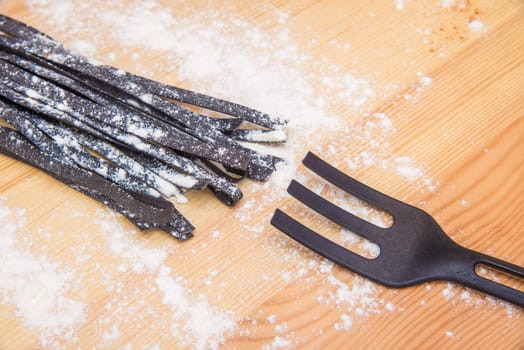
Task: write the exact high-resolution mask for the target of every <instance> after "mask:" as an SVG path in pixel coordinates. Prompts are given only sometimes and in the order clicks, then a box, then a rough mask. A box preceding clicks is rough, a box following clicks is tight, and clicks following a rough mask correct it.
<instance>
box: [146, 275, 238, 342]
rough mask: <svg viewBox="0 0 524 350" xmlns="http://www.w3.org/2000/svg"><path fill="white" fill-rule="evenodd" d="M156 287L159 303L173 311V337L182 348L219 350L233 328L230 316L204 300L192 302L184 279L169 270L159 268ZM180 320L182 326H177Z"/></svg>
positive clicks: (233, 322)
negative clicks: (160, 300)
mask: <svg viewBox="0 0 524 350" xmlns="http://www.w3.org/2000/svg"><path fill="white" fill-rule="evenodd" d="M156 284H157V286H158V288H159V289H160V291H161V293H162V302H163V303H164V304H166V305H167V306H169V307H171V309H172V310H173V319H174V321H175V323H174V324H173V326H172V332H173V335H174V336H175V337H177V338H179V339H181V340H182V343H183V344H184V345H186V346H187V345H191V346H193V347H194V348H195V349H197V350H206V349H218V346H219V345H220V344H221V343H222V342H223V341H224V334H225V333H227V332H230V331H232V330H233V329H234V328H235V321H234V318H233V315H231V314H229V313H224V312H221V311H218V310H216V309H214V308H212V307H210V306H209V304H208V303H207V301H206V300H205V299H196V300H193V297H192V296H191V293H190V292H189V291H188V290H187V289H185V288H184V287H183V279H181V278H180V277H173V276H172V275H171V270H170V268H169V267H167V266H163V267H162V268H161V269H160V273H159V274H158V277H157V278H156ZM179 321H180V322H182V325H183V326H182V327H179V326H178V324H177V322H179Z"/></svg>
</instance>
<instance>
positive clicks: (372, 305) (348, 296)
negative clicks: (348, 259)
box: [319, 259, 384, 317]
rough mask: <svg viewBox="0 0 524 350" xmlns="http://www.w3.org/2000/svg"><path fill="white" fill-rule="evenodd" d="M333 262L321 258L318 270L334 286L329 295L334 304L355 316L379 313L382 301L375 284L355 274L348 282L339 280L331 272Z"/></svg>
mask: <svg viewBox="0 0 524 350" xmlns="http://www.w3.org/2000/svg"><path fill="white" fill-rule="evenodd" d="M333 267H334V263H333V262H331V261H329V260H325V259H324V260H322V262H321V267H320V269H319V271H320V272H321V273H324V274H326V276H327V281H328V282H329V283H330V284H331V285H333V286H334V287H335V292H334V294H333V295H331V296H330V299H332V300H333V301H334V302H335V303H336V305H338V306H341V307H343V308H344V309H345V310H347V311H346V312H348V313H352V314H354V315H355V316H356V317H362V316H368V315H369V314H372V313H380V312H381V307H382V305H383V304H384V301H383V300H381V299H380V298H379V297H378V295H377V289H376V286H377V285H376V284H375V283H373V282H371V281H369V280H367V279H365V278H363V277H360V276H357V275H355V277H354V278H353V279H352V280H351V282H350V283H344V282H342V281H340V280H339V279H338V278H337V277H336V276H335V275H334V274H333Z"/></svg>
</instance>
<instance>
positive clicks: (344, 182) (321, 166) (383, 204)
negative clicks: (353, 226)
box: [302, 152, 410, 218]
mask: <svg viewBox="0 0 524 350" xmlns="http://www.w3.org/2000/svg"><path fill="white" fill-rule="evenodd" d="M302 163H303V164H304V165H305V166H306V167H308V168H309V169H311V171H313V172H314V173H316V174H317V175H319V176H320V177H322V178H324V179H326V180H327V181H329V182H331V183H332V184H333V185H335V186H337V187H340V188H341V189H343V190H344V191H346V192H347V193H349V194H351V195H354V196H355V197H357V198H360V199H362V200H364V201H366V202H368V203H369V204H371V205H373V206H375V207H377V208H380V209H382V210H384V211H386V212H388V213H389V214H391V215H393V218H395V216H396V214H398V213H400V211H401V210H406V209H408V208H409V207H410V206H408V205H407V204H405V203H402V202H400V201H398V200H396V199H394V198H391V197H389V196H387V195H385V194H383V193H381V192H379V191H376V190H374V189H372V188H371V187H368V186H366V185H364V184H363V183H361V182H359V181H357V180H355V179H353V178H352V177H349V176H348V175H346V174H344V173H343V172H341V171H340V170H338V169H336V168H334V167H333V166H331V165H330V164H328V163H327V162H325V161H324V160H322V159H320V158H319V157H318V156H316V155H315V154H313V153H312V152H308V154H307V155H306V157H305V158H304V160H303V161H302Z"/></svg>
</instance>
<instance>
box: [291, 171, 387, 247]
mask: <svg viewBox="0 0 524 350" xmlns="http://www.w3.org/2000/svg"><path fill="white" fill-rule="evenodd" d="M287 192H288V193H289V194H290V195H292V196H293V197H295V198H296V199H298V200H299V201H300V202H302V203H304V204H305V205H307V206H308V207H309V208H311V209H313V210H314V211H316V212H317V213H319V214H320V215H323V216H325V217H327V218H329V219H330V220H332V221H334V222H336V223H337V224H339V225H341V226H343V227H345V228H347V229H349V230H351V231H353V232H355V233H357V234H359V235H361V236H362V237H364V238H366V239H369V240H371V241H374V242H377V241H379V240H380V237H381V235H382V234H383V233H384V231H385V230H387V229H384V228H381V227H378V226H376V225H373V224H371V223H369V222H367V221H366V220H363V219H361V218H359V217H358V216H356V215H353V214H352V213H350V212H348V211H346V210H344V209H342V208H339V207H337V206H336V205H334V204H333V203H331V202H329V201H327V200H325V199H324V198H322V197H320V196H319V195H318V194H316V193H314V192H312V191H311V190H309V189H308V188H306V187H305V186H304V185H302V184H301V183H299V182H297V181H295V180H292V181H291V183H290V184H289V187H288V189H287Z"/></svg>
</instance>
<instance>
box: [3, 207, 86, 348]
mask: <svg viewBox="0 0 524 350" xmlns="http://www.w3.org/2000/svg"><path fill="white" fill-rule="evenodd" d="M24 221H25V219H24V211H23V210H18V211H17V210H12V209H10V208H8V207H7V206H6V205H5V200H4V199H0V301H1V302H2V303H9V304H12V305H13V306H14V307H15V310H16V311H15V315H16V316H17V317H18V318H20V320H21V322H22V323H23V324H24V326H26V327H27V328H29V329H31V330H35V331H38V332H39V333H38V334H39V335H40V337H39V340H40V345H41V346H43V347H56V348H59V347H60V345H59V344H58V343H56V342H57V341H58V339H61V340H62V341H63V340H65V341H67V342H74V341H75V339H74V327H75V326H76V325H77V324H79V323H82V322H83V321H84V319H85V309H86V305H85V304H84V303H82V302H80V301H78V300H74V299H72V298H70V297H69V296H68V294H69V292H70V291H71V289H72V288H73V287H74V286H76V285H78V284H79V283H80V282H81V281H80V280H78V279H77V277H76V276H75V271H74V270H70V269H67V268H64V267H62V266H60V265H59V264H57V263H53V262H51V261H49V259H48V258H47V257H45V256H35V255H32V254H31V253H30V252H29V251H28V250H26V249H23V248H22V247H21V246H22V241H23V239H24V238H25V237H27V236H26V234H28V233H26V232H25V226H24ZM30 234H31V233H29V235H30Z"/></svg>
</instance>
